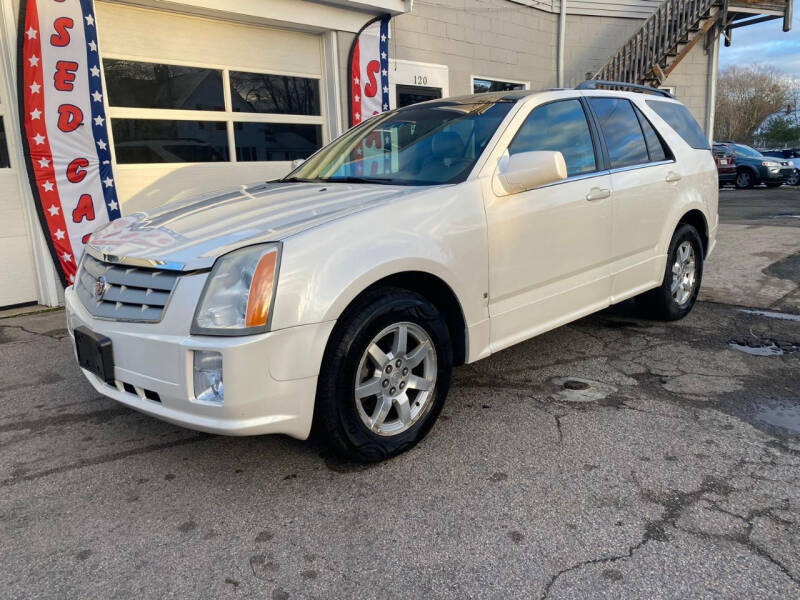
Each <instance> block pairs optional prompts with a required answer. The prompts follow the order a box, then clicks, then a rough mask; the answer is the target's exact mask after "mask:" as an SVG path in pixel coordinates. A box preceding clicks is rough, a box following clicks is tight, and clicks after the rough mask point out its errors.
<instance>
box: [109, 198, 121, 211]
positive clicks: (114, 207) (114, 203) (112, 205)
mask: <svg viewBox="0 0 800 600" xmlns="http://www.w3.org/2000/svg"><path fill="white" fill-rule="evenodd" d="M108 207H109V208H110V209H111V210H117V209H118V208H119V205H118V204H117V201H116V200H112V201H111V202H109V203H108Z"/></svg>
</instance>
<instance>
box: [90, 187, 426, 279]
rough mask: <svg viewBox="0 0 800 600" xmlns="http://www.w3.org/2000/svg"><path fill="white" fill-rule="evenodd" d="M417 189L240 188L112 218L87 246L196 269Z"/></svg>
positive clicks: (112, 254) (109, 253)
mask: <svg viewBox="0 0 800 600" xmlns="http://www.w3.org/2000/svg"><path fill="white" fill-rule="evenodd" d="M420 189H421V188H419V187H414V186H389V185H376V184H346V183H280V182H278V183H266V184H259V185H255V186H250V187H247V186H241V187H238V188H235V189H232V190H227V191H222V192H217V193H214V194H209V195H206V196H201V197H196V198H192V199H190V200H183V201H179V202H175V203H172V204H167V205H165V206H163V207H160V208H157V209H155V210H153V211H149V212H147V213H136V214H132V215H129V216H126V217H123V218H121V219H117V220H116V221H113V222H112V223H110V224H109V225H108V226H106V227H105V228H103V229H101V230H100V231H99V232H97V233H95V234H94V235H93V236H92V238H91V239H90V240H89V245H90V246H91V247H92V248H93V250H94V252H95V254H102V255H105V256H107V257H117V258H121V257H125V258H131V259H147V260H151V261H157V263H158V264H164V265H167V266H169V267H170V268H179V269H183V270H192V269H200V268H205V267H208V266H210V265H211V264H213V262H214V259H215V258H216V257H218V256H220V255H222V254H225V253H226V252H230V251H231V250H235V249H236V248H240V247H242V246H247V245H250V244H254V243H259V242H269V241H278V240H281V239H284V238H286V237H288V236H290V235H293V234H295V233H298V232H300V231H303V230H305V229H308V228H310V227H314V226H316V225H320V224H322V223H326V222H328V221H331V220H334V219H338V218H341V217H343V216H346V215H349V214H352V213H355V212H359V211H361V210H365V209H367V208H370V207H373V206H376V205H377V204H382V203H384V202H387V201H389V200H392V199H395V198H398V197H401V196H406V195H411V194H414V193H416V192H418V191H420ZM109 259H110V260H115V259H113V258H109Z"/></svg>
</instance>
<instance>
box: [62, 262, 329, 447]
mask: <svg viewBox="0 0 800 600" xmlns="http://www.w3.org/2000/svg"><path fill="white" fill-rule="evenodd" d="M205 277H206V275H205V274H200V275H191V276H185V277H181V278H180V280H179V282H178V284H177V286H176V288H175V290H174V291H173V296H172V298H171V299H170V302H169V305H168V306H167V308H166V310H165V312H164V315H163V318H162V320H161V321H160V322H159V323H128V322H120V321H109V320H101V319H96V318H94V317H92V316H91V315H90V314H89V313H88V311H87V310H86V308H85V307H84V306H83V304H82V303H81V301H80V300H79V299H78V297H77V295H76V293H75V292H74V291H73V289H72V288H71V287H70V288H67V290H66V293H65V304H66V314H67V328H68V330H69V333H70V335H73V330H74V329H75V328H76V327H79V326H85V327H87V328H88V329H90V330H92V331H94V332H95V333H98V334H101V335H104V336H106V337H108V338H109V339H110V340H111V343H112V348H113V354H114V377H115V379H116V381H115V385H109V384H107V383H105V382H104V381H102V380H101V379H100V378H98V377H96V376H95V375H93V374H91V373H89V372H88V371H85V370H84V374H85V375H86V377H87V379H88V380H89V382H90V383H91V384H92V385H93V386H94V388H95V389H96V390H97V391H98V392H100V393H101V394H103V395H105V396H108V397H109V398H113V399H114V400H117V401H118V402H121V403H123V404H125V405H127V406H130V407H131V408H134V409H136V410H139V411H141V412H143V413H147V414H149V415H152V416H154V417H156V418H159V419H162V420H164V421H169V422H170V423H175V424H177V425H182V426H185V427H188V428H190V429H196V430H199V431H206V432H209V433H218V434H226V435H256V434H263V433H284V434H287V435H290V436H292V437H295V438H299V439H305V438H307V437H308V434H309V431H310V429H311V420H312V416H313V413H314V397H315V394H316V387H317V375H318V373H319V367H320V364H321V362H322V354H323V352H324V350H325V344H326V343H327V340H328V336H329V334H330V332H331V330H332V329H333V325H334V322H333V321H329V322H326V323H316V324H312V325H303V326H298V327H291V328H287V329H282V330H278V331H272V332H269V333H264V334H258V335H252V336H243V337H219V336H198V335H190V334H189V327H190V324H191V320H192V316H193V313H194V307H195V304H196V300H197V298H198V297H199V294H200V291H201V290H202V286H203V283H204V281H205ZM194 350H213V351H216V352H220V353H221V354H222V361H223V379H224V385H225V398H224V402H223V403H222V404H215V403H210V402H202V401H198V400H196V399H195V397H194V384H193V376H192V368H193V360H194V356H193V351H194ZM125 384H127V386H125ZM126 388H127V389H128V390H130V391H126ZM145 391H147V392H149V393H148V394H145ZM131 392H133V393H131ZM154 393H155V394H158V398H159V401H156V400H151V399H149V398H148V396H150V397H155V396H154Z"/></svg>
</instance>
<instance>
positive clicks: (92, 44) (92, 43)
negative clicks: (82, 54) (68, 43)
mask: <svg viewBox="0 0 800 600" xmlns="http://www.w3.org/2000/svg"><path fill="white" fill-rule="evenodd" d="M89 50H91V51H92V52H97V44H96V43H95V41H94V40H89Z"/></svg>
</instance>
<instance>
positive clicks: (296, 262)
mask: <svg viewBox="0 0 800 600" xmlns="http://www.w3.org/2000/svg"><path fill="white" fill-rule="evenodd" d="M716 230H717V171H716V168H715V165H714V159H713V158H712V155H711V152H710V150H709V145H708V141H707V140H706V138H705V136H704V135H703V133H702V131H701V130H700V128H699V126H698V125H697V123H696V122H695V121H694V119H693V118H692V117H691V116H690V114H689V112H688V110H687V109H686V108H685V107H684V106H683V105H682V104H680V103H679V102H677V101H676V100H674V99H672V98H671V97H668V95H667V94H649V95H647V94H644V93H635V92H619V91H608V90H599V89H591V88H588V87H584V88H582V89H577V90H550V91H539V92H527V91H522V92H502V93H488V94H481V95H475V96H465V97H459V98H450V99H445V100H436V101H432V102H426V103H423V104H417V105H414V106H410V107H406V108H403V109H399V110H395V111H391V112H388V113H384V114H381V115H377V116H375V117H373V118H372V119H370V120H368V121H366V122H364V123H362V124H361V125H359V126H358V127H355V128H353V129H351V130H350V131H348V132H347V133H345V134H344V135H342V136H341V137H339V138H338V139H336V140H334V141H333V142H331V143H330V144H328V145H327V146H325V147H324V148H322V149H321V150H319V151H318V152H317V153H316V154H314V155H313V156H311V158H309V159H308V160H307V161H306V162H304V163H303V164H301V165H300V166H299V167H298V168H296V169H295V170H294V171H293V172H292V173H290V174H289V176H287V177H286V178H284V179H282V180H279V181H274V182H269V183H260V184H258V185H253V186H250V187H242V188H238V189H235V190H232V191H227V192H225V193H218V194H210V195H207V196H205V197H202V198H198V199H194V200H192V201H183V202H178V203H173V204H168V205H166V206H164V207H161V208H158V209H156V210H154V211H152V212H150V213H148V214H143V213H137V214H132V215H129V216H127V217H125V218H122V219H119V220H117V221H115V222H113V223H112V224H110V225H108V226H106V227H105V228H104V229H102V230H101V231H99V232H97V233H96V234H95V235H94V236H93V237H92V239H91V240H90V245H89V246H88V248H87V251H86V253H85V254H84V258H83V260H82V263H81V266H80V271H79V273H78V277H77V280H76V284H75V285H74V287H71V288H69V289H68V290H67V292H66V305H67V318H68V326H69V330H70V332H71V333H72V334H73V336H74V338H75V347H76V354H77V357H78V362H79V364H80V365H81V367H82V368H83V370H84V373H85V374H86V377H87V378H88V379H89V381H90V382H91V383H92V385H93V386H94V387H95V388H96V389H97V390H98V391H99V392H101V393H102V394H105V395H106V396H109V397H111V398H114V399H115V400H118V401H119V402H122V403H124V404H126V405H128V406H131V407H133V408H135V409H137V410H140V411H142V412H145V413H148V414H150V415H153V416H155V417H158V418H160V419H164V420H166V421H170V422H172V423H177V424H180V425H185V426H187V427H190V428H194V429H198V430H202V431H209V432H214V433H221V434H231V435H250V434H262V433H284V434H288V435H290V436H293V437H296V438H301V439H304V438H306V437H307V436H308V435H309V432H310V430H311V425H312V420H313V421H315V424H316V425H317V426H318V428H319V430H320V431H321V432H323V433H324V435H325V436H326V437H327V439H328V440H329V442H330V443H331V445H332V446H334V447H335V448H336V449H338V450H339V451H341V452H343V453H345V454H346V455H348V456H350V457H353V458H355V459H360V460H379V459H383V458H387V457H390V456H392V455H395V454H397V453H399V452H402V451H404V450H406V449H408V448H410V447H412V446H413V445H414V444H416V443H417V442H418V441H419V440H420V439H421V438H422V437H423V436H424V435H425V434H426V433H427V432H428V431H429V430H430V428H431V426H432V425H433V423H434V421H435V420H436V418H437V416H438V415H439V413H440V412H441V410H442V406H443V404H444V401H445V397H446V395H447V391H448V387H449V384H450V376H451V370H452V367H453V366H454V365H460V364H464V363H470V362H473V361H476V360H479V359H481V358H485V357H487V356H489V355H490V354H492V353H493V352H497V351H498V350H502V349H503V348H507V347H508V346H511V345H513V344H516V343H517V342H520V341H522V340H526V339H528V338H530V337H532V336H535V335H537V334H539V333H542V332H544V331H547V330H549V329H553V328H555V327H558V326H559V325H563V324H564V323H568V322H570V321H573V320H575V319H578V318H580V317H582V316H584V315H588V314H590V313H592V312H595V311H598V310H600V309H603V308H605V307H607V306H609V305H611V304H615V303H617V302H621V301H623V300H625V299H627V298H631V297H633V296H637V297H638V298H639V299H641V304H642V306H643V307H645V308H646V309H647V311H648V313H649V314H651V315H653V316H655V317H658V318H663V319H679V318H681V317H683V316H684V315H686V314H687V313H688V312H689V310H691V308H692V305H693V304H694V302H695V299H696V297H697V292H698V288H699V287H700V279H701V275H702V272H703V259H704V258H705V257H706V256H708V254H709V253H710V251H711V249H712V248H713V247H714V240H715V234H716Z"/></svg>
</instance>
